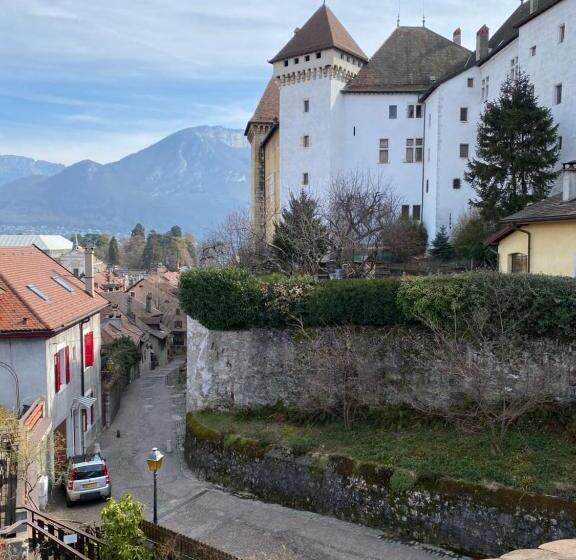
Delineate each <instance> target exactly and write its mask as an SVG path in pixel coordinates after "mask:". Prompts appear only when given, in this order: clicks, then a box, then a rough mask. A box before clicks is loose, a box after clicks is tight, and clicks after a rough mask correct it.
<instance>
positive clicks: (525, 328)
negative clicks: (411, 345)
mask: <svg viewBox="0 0 576 560" xmlns="http://www.w3.org/2000/svg"><path fill="white" fill-rule="evenodd" d="M398 306H399V308H400V309H401V310H402V312H403V313H405V315H406V316H407V317H408V318H412V319H417V320H422V321H424V322H426V323H433V324H435V325H437V326H438V327H441V328H443V329H446V330H449V331H453V332H454V331H456V332H459V333H462V332H465V331H466V328H467V324H466V321H467V319H469V318H470V317H472V316H475V320H477V319H478V316H479V315H481V316H482V321H483V322H484V324H485V326H486V331H485V332H486V334H490V332H491V331H493V332H495V330H496V329H497V330H499V331H502V330H504V331H505V332H509V333H510V334H511V335H512V334H517V335H521V336H528V337H551V338H554V337H559V338H564V339H569V338H574V336H575V335H576V282H575V281H574V280H573V279H571V278H561V277H551V276H540V275H505V274H499V273H490V272H481V273H478V272H476V273H467V274H457V275H449V276H448V275H447V276H434V277H424V278H413V279H409V280H406V281H404V282H402V285H401V287H400V289H399V291H398Z"/></svg>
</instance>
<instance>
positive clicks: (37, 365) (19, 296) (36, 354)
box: [0, 247, 108, 456]
mask: <svg viewBox="0 0 576 560" xmlns="http://www.w3.org/2000/svg"><path fill="white" fill-rule="evenodd" d="M86 258H87V263H86V267H87V270H88V272H90V267H91V260H92V254H91V252H87V254H86ZM90 276H91V274H89V275H87V278H86V284H85V283H84V282H82V281H81V280H79V279H78V278H76V277H74V276H73V275H72V274H70V273H69V272H68V270H66V269H65V268H64V267H63V266H62V265H60V264H59V263H58V262H57V261H55V260H54V259H52V258H51V257H49V256H47V255H46V254H45V253H43V252H42V251H40V250H39V249H38V248H37V247H14V248H8V247H3V248H0V379H1V380H2V382H1V383H0V405H2V406H4V407H6V408H9V409H12V410H15V411H16V412H17V413H19V414H20V413H22V412H24V411H25V410H26V408H27V407H29V406H31V405H32V403H34V402H35V401H36V400H37V399H38V398H42V399H43V400H44V403H45V414H46V417H47V418H49V419H50V420H51V424H52V432H59V433H60V434H62V436H63V437H64V439H65V442H66V452H67V455H68V456H72V455H77V454H82V453H83V452H84V451H87V450H89V448H90V446H91V445H92V444H93V443H94V442H95V440H96V438H97V436H98V433H99V430H100V416H101V401H100V311H101V310H102V309H103V308H104V307H106V305H107V303H108V302H107V301H106V300H105V299H104V298H102V297H101V296H100V295H99V294H97V293H95V292H94V286H93V281H91V278H90Z"/></svg>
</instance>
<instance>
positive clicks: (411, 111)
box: [408, 105, 422, 119]
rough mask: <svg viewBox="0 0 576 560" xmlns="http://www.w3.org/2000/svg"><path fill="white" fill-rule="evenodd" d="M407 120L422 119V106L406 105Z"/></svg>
mask: <svg viewBox="0 0 576 560" xmlns="http://www.w3.org/2000/svg"><path fill="white" fill-rule="evenodd" d="M408 118H409V119H421V118H422V105H408Z"/></svg>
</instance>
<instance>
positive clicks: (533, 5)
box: [530, 0, 538, 14]
mask: <svg viewBox="0 0 576 560" xmlns="http://www.w3.org/2000/svg"><path fill="white" fill-rule="evenodd" d="M537 9H538V0H530V13H531V14H533V13H534V12H535V11H536V10H537Z"/></svg>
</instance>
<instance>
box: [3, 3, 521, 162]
mask: <svg viewBox="0 0 576 560" xmlns="http://www.w3.org/2000/svg"><path fill="white" fill-rule="evenodd" d="M424 3H425V4H426V12H427V15H426V20H427V26H428V27H430V28H431V29H433V30H435V31H437V32H439V33H442V34H443V35H446V36H448V37H451V36H452V31H453V30H454V29H455V28H456V27H461V28H462V30H463V41H464V44H465V45H466V46H468V47H470V48H473V46H474V42H475V37H476V31H477V30H478V28H479V27H481V25H482V24H484V23H486V24H487V25H488V26H489V27H490V28H491V30H492V31H495V30H496V28H497V27H498V26H499V25H500V24H501V23H502V22H503V21H504V20H505V18H506V17H507V16H508V15H509V14H510V13H511V12H512V10H514V9H515V8H516V7H517V6H518V4H519V0H482V1H481V2H469V1H464V0H425V2H424ZM319 4H320V2H319V1H317V0H314V1H312V0H290V2H286V1H283V2H279V1H276V0H269V1H264V0H243V1H238V0H235V1H233V0H210V1H205V0H203V1H200V0H2V16H1V18H0V37H2V39H1V41H0V59H1V60H2V63H1V64H0V153H2V154H18V155H26V156H29V157H35V158H42V159H47V160H50V161H57V162H62V163H66V164H70V163H74V162H76V161H79V160H82V159H93V160H95V161H98V162H101V163H106V162H109V161H114V160H117V159H119V158H121V157H123V156H124V155H127V154H129V153H131V152H134V151H136V150H139V149H142V148H144V147H146V146H148V145H149V144H151V143H153V142H155V141H157V140H160V139H161V138H163V137H164V136H167V135H168V134H170V133H172V132H175V131H177V130H180V129H182V128H186V127H189V126H196V125H200V124H215V125H223V126H229V127H237V128H243V127H244V125H245V122H246V120H247V119H248V118H249V117H250V115H251V113H252V111H253V109H254V106H255V104H256V103H257V100H258V97H259V96H260V94H261V92H262V89H263V87H264V86H265V84H266V81H267V79H268V77H269V76H270V72H271V69H270V66H269V65H268V64H267V63H266V60H268V59H269V58H271V57H272V56H273V55H274V54H276V52H277V51H278V50H279V49H280V48H281V47H282V46H283V45H284V44H285V43H286V42H287V41H288V40H289V38H290V36H291V34H292V32H293V30H294V28H295V27H298V26H301V25H302V24H303V23H304V22H305V21H306V19H307V18H308V17H309V16H310V15H311V14H312V13H313V11H314V10H315V9H316V8H317V7H318V6H319ZM328 4H329V6H330V7H331V8H332V9H333V10H334V12H335V13H336V15H337V16H338V17H339V18H340V20H341V21H342V22H343V23H344V25H345V26H346V27H347V28H348V30H349V31H350V32H351V33H352V35H353V36H354V38H355V39H356V40H357V41H358V43H359V44H360V46H361V47H362V48H363V49H364V50H365V51H366V53H367V54H368V55H372V54H373V52H374V51H375V50H376V49H377V48H378V47H379V46H380V44H381V43H382V42H383V41H384V40H385V39H386V37H387V36H388V35H389V34H390V32H391V31H392V30H393V29H394V27H395V25H396V15H397V12H398V5H399V3H398V0H354V1H351V0H330V1H329V2H328ZM422 6H423V1H422V0H414V1H406V0H400V12H401V21H402V24H404V25H419V24H421V22H422Z"/></svg>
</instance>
